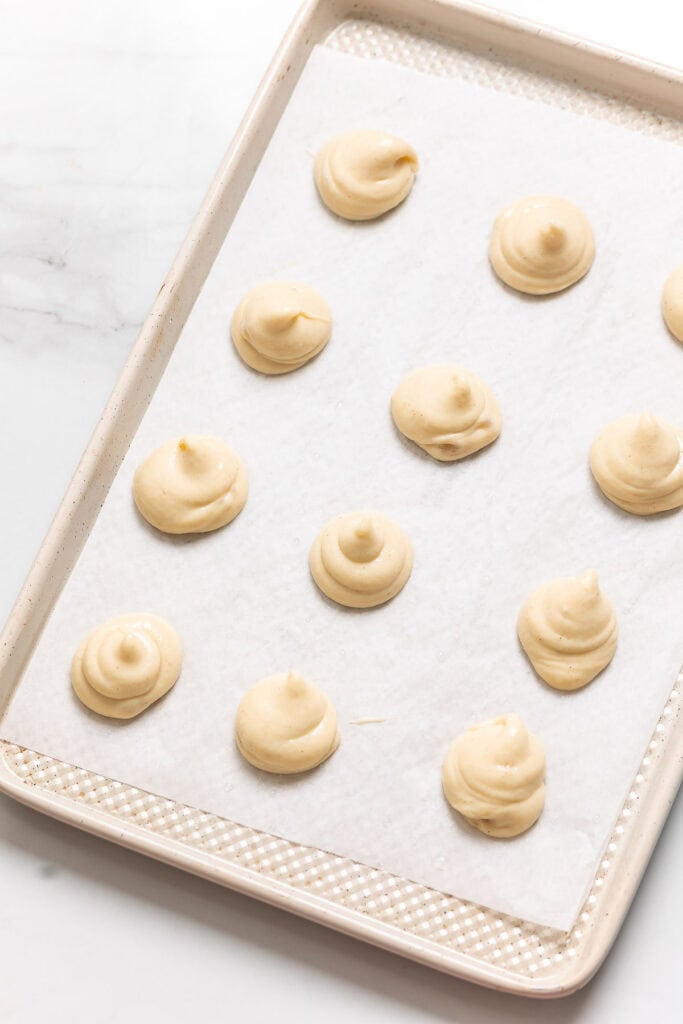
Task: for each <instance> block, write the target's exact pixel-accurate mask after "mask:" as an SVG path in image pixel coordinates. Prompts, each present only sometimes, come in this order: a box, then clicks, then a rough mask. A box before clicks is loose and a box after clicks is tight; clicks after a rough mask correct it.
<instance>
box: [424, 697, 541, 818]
mask: <svg viewBox="0 0 683 1024" xmlns="http://www.w3.org/2000/svg"><path fill="white" fill-rule="evenodd" d="M544 779H545V752H544V750H543V747H542V745H541V742H540V740H538V739H537V738H536V737H535V736H533V735H532V734H531V733H530V732H528V731H527V729H526V726H525V725H524V722H523V721H522V719H521V718H520V717H519V715H512V714H510V715H501V716H500V717H499V718H494V719H493V720H492V721H490V722H482V724H481V725H474V726H472V728H471V729H468V730H467V732H465V733H463V734H462V736H458V738H457V739H456V740H454V742H453V743H452V744H451V746H450V747H449V748H448V752H447V753H446V757H445V759H444V762H443V773H442V780H443V791H444V794H445V796H446V799H447V800H448V802H449V804H450V805H451V807H453V808H454V809H455V810H456V811H458V812H459V813H460V814H462V815H463V817H464V818H466V819H467V820H468V821H469V823H470V825H474V827H475V828H478V829H479V831H480V832H485V833H486V835H488V836H497V837H500V838H510V837H512V836H517V835H519V834H520V832H526V830H527V829H528V828H531V826H532V825H533V824H534V822H535V821H536V820H537V819H538V817H539V815H540V813H541V811H542V810H543V803H544V801H545V783H544Z"/></svg>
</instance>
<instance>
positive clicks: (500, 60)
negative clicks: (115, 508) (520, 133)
mask: <svg viewBox="0 0 683 1024" xmlns="http://www.w3.org/2000/svg"><path fill="white" fill-rule="evenodd" d="M316 43H324V44H325V45H327V46H330V47H332V48H334V49H337V50H342V51H344V52H347V53H352V54H355V55H356V56H360V57H365V58H367V59H370V60H372V59H377V58H382V59H384V60H390V61H393V62H396V63H399V64H403V65H406V66H409V67H413V68H416V69H417V70H420V71H423V72H427V73H429V74H433V75H441V76H450V77H461V78H464V79H467V80H470V81H476V82H479V83H481V84H484V85H486V86H488V87H489V88H494V89H497V90H500V91H502V92H506V93H517V94H521V95H525V96H533V97H535V98H536V99H538V100H541V101H542V102H544V103H547V104H549V105H551V106H557V107H571V108H572V109H573V110H574V111H580V112H583V113H585V114H586V115H587V116H592V117H598V118H603V119H605V120H610V121H616V122H619V123H621V124H628V125H629V126H630V127H632V128H634V129H635V130H638V131H642V132H647V133H656V134H657V135H659V136H660V137H663V138H666V139H669V140H670V141H671V142H672V143H673V144H680V143H681V142H682V141H683V125H682V124H681V121H680V120H679V119H678V118H679V117H680V116H683V77H682V76H681V75H680V74H679V73H677V72H675V71H672V70H670V69H665V68H658V67H655V66H652V65H649V64H647V63H646V62H644V61H640V60H638V59H637V58H631V57H626V56H625V55H623V54H616V53H614V52H612V51H609V50H605V49H601V48H600V47H596V46H592V45H590V44H587V43H585V42H583V41H581V40H577V39H572V38H570V37H566V36H562V35H560V34H558V33H554V32H550V31H548V30H545V29H541V28H539V26H536V25H532V24H529V23H526V22H523V21H521V20H519V19H514V18H510V17H506V16H503V15H500V14H498V13H497V12H494V11H490V10H488V9H487V8H483V7H478V6H476V5H470V4H455V3H449V2H446V0H412V2H409V0H374V2H371V0H369V2H365V3H347V4H343V3H337V2H335V0H310V2H309V3H307V4H305V5H304V7H303V8H302V9H301V11H300V13H299V15H298V16H297V18H296V19H295V21H294V23H293V24H292V26H291V28H290V30H289V32H288V34H287V36H286V38H285V39H284V41H283V43H282V46H281V47H280V50H279V52H278V54H277V55H276V57H275V59H274V61H273V63H272V65H271V67H270V69H269V71H268V73H267V74H266V77H265V78H264V80H263V82H262V84H261V86H260V88H259V90H258V92H257V95H256V97H255V98H254V101H253V103H252V105H251V107H250V109H249V111H248V112H247V114H246V116H245V119H244V121H243V123H242V125H241V126H240V129H239V130H238V133H237V135H236V137H235V139H234V141H233V143H232V145H231V147H230V149H229V151H228V153H227V155H226V157H225V160H224V161H223V163H222V165H221V167H220V168H219V171H218V174H217V176H216V178H215V180H214V182H213V183H212V185H211V187H210V189H209V192H208V194H207V197H206V199H205V201H204V203H203V205H202V207H201V209H200V211H199V213H198V215H197V218H196V219H195V222H194V223H193V225H192V228H191V229H190V233H189V235H188V237H187V238H186V240H185V242H184V243H183V246H182V247H181V250H180V252H179V254H178V256H177V258H176V260H175V262H174V264H173V266H172V268H171V270H170V272H169V274H168V276H167V278H166V281H165V282H164V284H163V285H162V287H161V290H160V292H159V295H158V296H157V299H156V302H155V304H154V306H153V308H152V311H151V312H150V315H149V317H148V318H147V320H146V321H145V324H144V326H143V328H142V330H141V332H140V335H139V337H138V339H137V341H136V343H135V346H134V348H133V351H132V352H131V355H130V357H129V360H128V362H127V363H126V366H125V368H124V371H123V374H122V376H121V379H120V380H119V382H118V384H117V386H116V388H115V390H114V393H113V394H112V397H111V399H110V401H109V403H108V405H107V408H106V409H105V411H104V414H103V416H102V419H101V421H100V423H99V425H98V427H97V430H96V432H95V434H94V436H93V439H92V441H91V442H90V445H89V446H88V449H87V450H86V452H85V454H84V456H83V459H82V461H81V463H80V465H79V467H78V470H77V472H76V475H75V477H74V479H73V481H72V483H71V485H70V487H69V490H68V492H67V495H66V496H65V499H64V502H63V504H62V506H61V508H60V511H59V513H58V515H57V517H56V519H55V522H54V524H53V525H52V527H51V529H50V531H49V533H48V536H47V538H46V540H45V542H44V544H43V546H42V548H41V550H40V552H39V554H38V557H37V559H36V562H35V564H34V566H33V568H32V570H31V573H30V575H29V578H28V580H27V582H26V585H25V587H24V590H23V591H22V594H21V595H20V597H19V599H18V601H17V604H16V606H15V608H14V610H13V612H12V615H11V616H10V619H9V622H8V624H7V626H6V628H5V630H4V633H3V635H2V638H1V639H0V709H2V708H4V707H6V706H7V704H8V702H9V699H10V697H11V694H12V692H13V690H14V688H15V687H16V686H17V685H19V683H20V679H21V674H22V669H23V667H24V666H25V664H26V662H27V660H28V658H29V657H30V654H31V651H32V649H33V647H34V646H35V644H36V642H37V640H38V637H39V636H40V632H41V629H42V626H43V624H44V622H45V620H46V619H47V617H48V615H49V613H50V610H51V608H52V606H53V604H54V601H55V599H56V597H57V595H58V593H59V591H60V590H61V587H62V586H63V584H64V582H65V581H66V579H67V577H68V575H69V572H70V570H71V568H72V566H73V565H74V563H75V561H76V559H77V557H78V554H79V552H80V550H81V548H82V546H83V544H84V543H85V541H86V539H87V536H88V534H89V532H90V529H91V527H92V524H93V522H94V520H95V518H96V516H97V512H98V510H99V508H100V507H101V504H102V501H103V500H104V498H105V496H106V493H107V491H108V489H109V486H110V484H111V482H112V480H113V478H114V476H115V474H116V471H117V469H118V467H119V465H120V462H121V459H122V458H123V455H124V453H125V451H126V449H127V447H128V444H129V442H130V439H131V437H132V436H133V434H134V433H135V430H136V428H137V425H138V423H139V421H140V419H141V417H142V415H143V413H144V411H145V409H146V407H147V404H148V402H149V400H150V399H151V396H152V394H153V392H154V389H155V387H156V384H157V383H158V381H159V379H160V377H161V374H162V373H163V371H164V368H165V365H166V362H167V361H168V358H169V356H170V354H171V352H172V350H173V346H174V345H175V342H176V340H177V338H178V336H179V334H180V331H181V330H182V327H183V325H184V323H185V320H186V318H187V316H188V314H189V311H190V309H191V308H192V305H193V303H194V301H195V299H196V297H197V295H198V293H199V291H200V290H201V287H202V285H203V283H204V280H205V278H206V275H207V274H208V271H209V269H210V267H211V264H212V262H213V259H214V257H215V255H216V253H217V252H218V249H219V248H220V246H221V244H222V242H223V240H224V238H225V235H226V234H227V231H228V229H229V227H230V223H231V221H232V219H233V217H234V215H235V213H236V211H237V209H238V207H239V204H240V202H241V200H242V198H243V196H244V193H245V192H246V189H247V187H248V185H249V182H250V179H251V176H252V174H253V172H254V170H255V168H256V166H257V165H258V162H259V160H260V157H261V155H262V153H263V151H264V149H265V147H266V146H267V144H268V140H269V138H270V136H271V134H272V132H273V130H274V128H275V126H276V124H277V121H278V119H279V116H280V114H281V113H282V110H283V109H284V107H285V105H286V103H287V100H288V99H289V96H290V94H291V91H292V89H293V88H294V86H295V84H296V81H297V79H298V76H299V74H300V72H301V70H302V68H303V66H304V64H305V62H306V59H307V56H308V54H309V52H310V50H311V48H312V46H313V45H315V44H316ZM682 693H683V674H682V675H681V676H680V677H679V679H678V680H677V682H676V684H675V686H674V687H673V689H672V691H671V694H670V696H669V699H668V701H667V703H666V706H665V707H664V708H663V710H662V715H661V718H660V720H659V723H658V724H657V726H656V728H655V731H654V733H653V736H652V739H651V741H650V743H649V745H648V747H647V750H646V751H645V752H644V755H643V760H642V763H641V766H640V769H639V771H638V773H637V774H636V777H635V778H634V779H633V781H632V786H631V788H630V791H629V793H628V796H627V798H626V801H625V803H624V806H623V807H622V809H621V811H620V813H619V816H618V819H617V821H616V823H615V826H614V829H613V832H612V835H611V836H610V838H609V841H608V843H607V845H606V848H605V850H604V854H603V858H602V860H601V863H600V865H599V868H598V872H597V874H596V876H595V879H594V881H593V884H592V887H591V890H590V892H589V894H588V896H587V898H586V901H585V903H584V906H583V908H582V910H581V912H580V913H579V915H578V917H577V920H576V922H575V924H574V926H573V927H572V929H571V931H569V932H567V933H565V932H560V931H556V930H553V929H550V928H540V927H538V926H536V925H534V924H531V923H529V922H526V921H522V920H517V919H514V918H511V917H507V916H505V915H502V914H499V913H497V912H496V911H495V909H491V908H487V907H480V906H475V905H473V904H471V903H466V902H464V901H462V900H459V899H457V898H455V897H453V896H449V895H446V894H444V893H441V892H437V891H435V890H432V889H428V888H426V887H424V886H422V885H417V884H415V883H413V882H411V881H409V880H408V879H405V878H399V877H396V876H394V875H390V874H387V873H386V872H383V871H378V870H375V869H374V868H371V867H368V866H367V865H364V864H360V863H357V862H354V861H351V860H346V859H343V858H340V857H336V856H334V855H333V854H331V853H327V852H325V851H322V850H317V849H312V848H308V847H303V846H298V845H296V844H294V843H290V842H288V841H287V840H286V839H280V838H277V837H274V836H271V835H268V834H267V833H264V832H258V831H256V830H254V829H251V828H247V827H245V826H242V825H239V824H236V823H235V822H232V821H228V820H226V819H223V818H219V817H216V816H215V815H212V814H207V813H204V812H203V811H201V810H199V809H197V808H194V807H187V806H185V805H182V804H178V803H175V802H174V801H170V800H165V799H164V798H163V797H161V796H156V795H154V794H151V793H147V792H144V791H142V790H139V789H136V788H134V787H133V786H132V785H125V784H123V783H121V782H116V781H114V780H111V779H106V778H104V777H102V776H100V775H96V774H94V773H92V772H89V771H88V770H87V768H81V767H75V766H73V765H70V764H65V763H63V762H61V761H56V760H54V759H53V758H50V757H45V756H43V755H42V754H40V753H37V752H35V751H31V750H26V749H24V748H21V747H17V746H16V745H14V744H10V743H7V742H4V741H0V789H1V790H3V791H4V792H6V793H8V794H9V795H11V796H14V797H15V798H16V799H18V800H21V801H22V802H24V803H27V804H29V805H32V806H34V807H36V808H37V809H39V810H42V811H44V812H45V813H48V814H51V815H53V816H54V817H56V818H60V819H62V820H64V821H68V822H71V823H72V824H75V825H77V826H78V827H80V828H83V829H86V830H88V831H90V832H93V833H95V834H98V835H101V836H103V837H105V838H108V839H111V840H113V841H114V842H117V843H120V844H122V845H125V846H129V847H131V848H134V849H137V850H139V851H141V852H145V853H147V854H149V855H150V856H153V857H156V858H158V859H160V860H164V861H167V862H168V863H171V864H175V865H177V866H178V867H182V868H185V869H186V870H189V871H192V872H194V873H196V874H199V875H202V876H204V877H206V878H210V879H212V880H214V881H216V882H220V883H221V884H223V885H227V886H230V887H231V888H234V889H237V890H240V891H242V892H245V893H249V894H250V895H253V896H255V897H257V898H259V899H262V900H265V901H267V902H270V903H273V904H275V905H278V906H280V907H283V908H286V909H289V910H292V911H294V912H295V913H298V914H301V915H303V916H305V917H309V918H311V919H313V920H316V921H318V922H320V923H322V924H327V925H328V926H330V927H332V928H336V929H338V930H340V931H344V932H346V933H348V934H350V935H355V936H356V937H358V938H362V939H365V940H366V941H369V942H372V943H374V944H376V945H378V946H382V947H384V948H386V949H390V950H393V951H395V952H397V953H400V954H403V955H404V956H407V957H410V958H412V959H414V960H417V961H420V962H422V963H425V964H428V965H430V966H432V967H436V968H438V969H440V970H442V971H446V972H448V973H450V974H453V975H457V976H459V977H464V978H468V979H470V980H472V981H476V982H479V983H480V984H484V985H488V986H490V987H493V988H498V989H501V990H507V991H510V992H518V993H522V994H526V995H535V996H546V997H548V996H558V995H563V994H567V993H569V992H571V991H573V990H575V989H576V988H578V987H580V986H581V985H582V984H584V983H585V982H586V981H587V980H588V979H589V978H590V977H591V976H592V975H593V973H594V972H595V970H596V969H597V968H598V967H599V965H600V963H601V962H602V960H603V958H604V956H605V955H606V953H607V951H608V950H609V948H610V945H611V943H612V941H613V940H614V937H615V936H616V933H617V931H618V929H619V926H620V924H621V921H622V920H623V917H624V914H625V913H626V911H627V909H628V906H629V904H630V901H631V899H632V898H633V895H634V893H635V891H636V888H637V886H638V882H639V880H640V877H641V875H642V873H643V871H644V869H645V866H646V864H647V861H648V859H649V856H650V854H651V852H652V849H653V848H654V845H655V843H656V840H657V837H658V834H659V831H660V829H661V827H662V825H663V823H664V821H665V818H666V814H667V812H668V810H669V807H670V805H671V802H672V801H673V798H674V796H675V794H676V791H677V788H678V785H679V784H680V781H681V765H682V763H683V727H682V726H681V722H680V717H681V716H680V709H681V694H682ZM1 733H2V725H1V722H0V735H1Z"/></svg>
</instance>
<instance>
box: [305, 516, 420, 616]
mask: <svg viewBox="0 0 683 1024" xmlns="http://www.w3.org/2000/svg"><path fill="white" fill-rule="evenodd" d="M309 564H310V569H311V575H312V576H313V579H314V580H315V582H316V583H317V585H318V586H319V587H320V589H321V590H322V592H323V594H325V595H326V596H327V597H329V598H331V599H332V600H333V601H336V602H337V603H338V604H343V605H346V606H347V607H348V608H373V607H375V605H378V604H384V602H385V601H389V600H390V599H391V598H392V597H395V596H396V594H398V592H399V590H401V589H402V588H403V587H404V586H405V583H406V581H407V579H408V577H409V576H410V571H411V569H412V566H413V554H412V547H411V544H410V541H409V540H408V538H407V537H406V535H405V533H404V532H403V530H402V529H401V528H400V526H397V524H396V523H394V522H393V521H392V520H391V519H388V518H387V517H386V516H384V515H382V514H381V513H379V512H347V513H346V515H343V516H339V517H338V518H337V519H333V520H332V521H331V522H330V523H328V524H327V526H325V527H323V529H322V530H321V531H320V533H319V534H318V536H317V537H316V539H315V541H314V542H313V546H312V548H311V553H310V557H309Z"/></svg>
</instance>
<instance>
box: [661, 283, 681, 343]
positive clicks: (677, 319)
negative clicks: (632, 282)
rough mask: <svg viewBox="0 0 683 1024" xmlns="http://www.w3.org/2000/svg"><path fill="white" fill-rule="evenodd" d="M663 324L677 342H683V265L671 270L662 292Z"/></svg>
mask: <svg viewBox="0 0 683 1024" xmlns="http://www.w3.org/2000/svg"><path fill="white" fill-rule="evenodd" d="M662 315H663V316H664V322H665V324H666V326H667V327H668V328H669V330H670V331H671V333H672V334H673V336H674V338H675V339H676V340H677V341H683V265H682V266H680V267H676V269H675V270H672V271H671V273H670V274H669V276H668V277H667V279H666V281H665V282H664V290H663V292H662Z"/></svg>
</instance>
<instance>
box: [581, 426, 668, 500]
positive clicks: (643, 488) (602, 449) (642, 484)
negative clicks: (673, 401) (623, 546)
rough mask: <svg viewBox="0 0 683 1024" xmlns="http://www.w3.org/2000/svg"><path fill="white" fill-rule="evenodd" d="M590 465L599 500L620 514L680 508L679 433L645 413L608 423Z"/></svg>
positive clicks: (595, 448)
mask: <svg viewBox="0 0 683 1024" xmlns="http://www.w3.org/2000/svg"><path fill="white" fill-rule="evenodd" d="M590 462H591V470H592V471H593V476H594V477H595V479H596V481H597V482H598V485H599V487H600V490H601V491H602V492H603V494H604V495H605V497H607V498H609V500H610V501H613V502H614V504H615V505H618V506H619V507H620V508H623V509H624V510H625V511H626V512H632V513H633V514H634V515H637V516H649V515H652V514H653V513H654V512H666V511H668V510H670V509H674V508H680V507H681V505H683V430H681V429H679V428H678V427H675V426H673V425H672V424H671V423H667V422H666V421H664V420H660V419H658V418H657V417H656V416H652V415H650V413H644V414H642V415H640V416H624V417H622V418H621V419H618V420H613V421H612V422H611V423H610V424H608V426H606V427H605V429H604V430H603V431H602V433H601V434H599V435H598V436H597V437H596V439H595V441H594V442H593V446H592V448H591V456H590Z"/></svg>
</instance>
